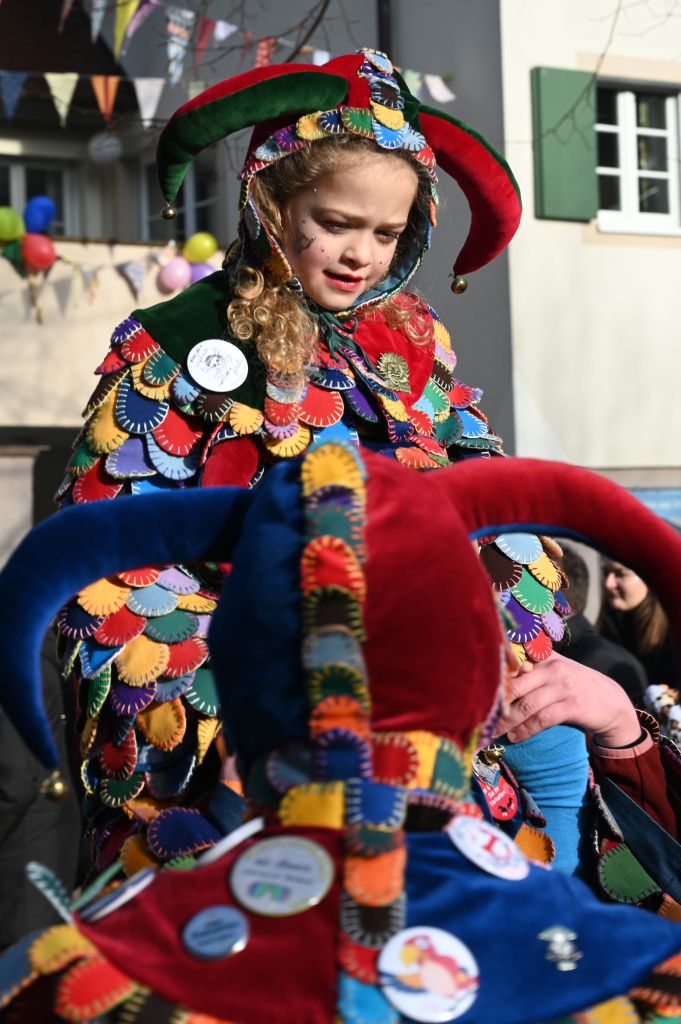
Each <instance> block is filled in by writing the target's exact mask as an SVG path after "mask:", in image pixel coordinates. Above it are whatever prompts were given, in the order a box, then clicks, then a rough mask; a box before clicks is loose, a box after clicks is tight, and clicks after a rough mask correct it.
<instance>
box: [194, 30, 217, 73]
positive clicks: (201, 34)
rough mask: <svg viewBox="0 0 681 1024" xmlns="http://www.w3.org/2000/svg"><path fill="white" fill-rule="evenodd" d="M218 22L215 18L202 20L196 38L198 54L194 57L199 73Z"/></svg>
mask: <svg viewBox="0 0 681 1024" xmlns="http://www.w3.org/2000/svg"><path fill="white" fill-rule="evenodd" d="M216 25H217V22H216V21H215V19H214V18H200V19H199V31H198V35H197V37H196V54H195V57H194V61H195V67H196V70H197V71H198V70H199V68H200V67H201V63H202V61H203V55H204V53H205V51H206V46H207V45H208V40H209V39H210V37H211V36H212V35H213V32H214V30H215V26H216Z"/></svg>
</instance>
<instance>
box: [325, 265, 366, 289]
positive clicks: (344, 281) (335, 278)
mask: <svg viewBox="0 0 681 1024" xmlns="http://www.w3.org/2000/svg"><path fill="white" fill-rule="evenodd" d="M324 277H326V278H327V280H328V282H329V284H331V285H333V287H334V288H339V289H340V290H341V291H344V292H352V291H354V290H355V288H358V287H359V286H360V285H361V284H362V281H363V280H364V278H363V277H352V276H351V275H350V274H334V273H332V272H331V271H330V270H325V271H324Z"/></svg>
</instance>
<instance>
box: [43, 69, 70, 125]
mask: <svg viewBox="0 0 681 1024" xmlns="http://www.w3.org/2000/svg"><path fill="white" fill-rule="evenodd" d="M45 81H46V82H47V85H48V88H49V90H50V95H51V96H52V100H53V102H54V105H55V107H56V108H57V113H58V114H59V123H60V124H61V126H62V128H63V127H64V126H65V125H66V118H67V117H68V113H69V107H70V106H71V100H72V99H73V93H74V91H75V88H76V86H77V84H78V74H77V72H75V71H63V72H59V73H57V72H54V71H50V72H46V74H45Z"/></svg>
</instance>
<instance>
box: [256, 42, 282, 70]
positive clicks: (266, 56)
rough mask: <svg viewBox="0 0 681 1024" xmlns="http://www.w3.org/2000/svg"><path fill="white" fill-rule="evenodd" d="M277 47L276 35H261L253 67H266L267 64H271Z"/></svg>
mask: <svg viewBox="0 0 681 1024" xmlns="http://www.w3.org/2000/svg"><path fill="white" fill-rule="evenodd" d="M276 48H277V38H276V36H260V39H259V40H258V45H257V47H256V50H255V63H254V64H253V67H254V68H264V67H265V66H266V65H267V64H270V63H271V62H272V57H273V56H274V51H275V50H276Z"/></svg>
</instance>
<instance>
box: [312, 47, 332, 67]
mask: <svg viewBox="0 0 681 1024" xmlns="http://www.w3.org/2000/svg"><path fill="white" fill-rule="evenodd" d="M329 60H331V53H330V52H329V51H328V50H313V51H312V63H313V64H326V62H327V61H329Z"/></svg>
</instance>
